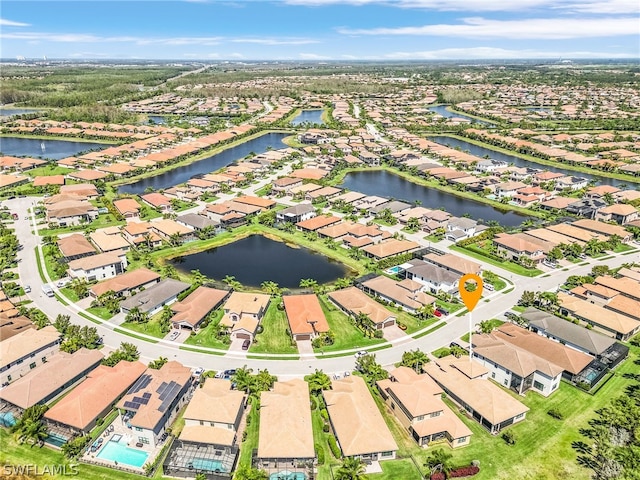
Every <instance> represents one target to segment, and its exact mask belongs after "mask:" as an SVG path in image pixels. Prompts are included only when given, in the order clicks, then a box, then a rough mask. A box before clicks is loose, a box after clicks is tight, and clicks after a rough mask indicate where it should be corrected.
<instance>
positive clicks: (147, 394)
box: [142, 392, 151, 399]
mask: <svg viewBox="0 0 640 480" xmlns="http://www.w3.org/2000/svg"><path fill="white" fill-rule="evenodd" d="M142 398H146V399H149V398H151V392H144V393H143V394H142Z"/></svg>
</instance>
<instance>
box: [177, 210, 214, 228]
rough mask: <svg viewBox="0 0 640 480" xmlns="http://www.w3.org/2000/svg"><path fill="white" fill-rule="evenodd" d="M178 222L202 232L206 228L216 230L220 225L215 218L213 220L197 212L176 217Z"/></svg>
mask: <svg viewBox="0 0 640 480" xmlns="http://www.w3.org/2000/svg"><path fill="white" fill-rule="evenodd" d="M176 223H179V224H180V225H184V226H185V227H187V228H189V229H192V230H193V231H195V232H200V231H202V230H204V229H211V230H212V231H216V230H217V229H218V228H219V227H220V223H218V222H216V221H215V220H211V219H210V218H208V217H206V216H205V215H199V214H197V213H185V214H184V215H180V216H178V217H177V218H176Z"/></svg>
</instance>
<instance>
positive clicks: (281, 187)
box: [271, 177, 302, 195]
mask: <svg viewBox="0 0 640 480" xmlns="http://www.w3.org/2000/svg"><path fill="white" fill-rule="evenodd" d="M271 185H272V187H273V191H274V192H276V193H280V194H284V195H287V194H288V193H289V191H290V190H291V189H292V188H295V187H299V186H301V185H302V179H301V178H294V177H282V178H278V179H276V180H274V181H273V183H272V184H271Z"/></svg>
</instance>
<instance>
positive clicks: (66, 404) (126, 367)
mask: <svg viewBox="0 0 640 480" xmlns="http://www.w3.org/2000/svg"><path fill="white" fill-rule="evenodd" d="M145 370H146V367H145V365H144V364H143V363H141V362H127V361H124V360H123V361H120V362H118V363H117V364H116V365H115V366H113V367H108V366H106V365H100V366H98V367H97V368H96V369H95V370H93V371H91V372H89V374H88V375H87V378H86V380H85V381H84V382H82V383H81V384H80V385H78V386H77V387H76V388H74V389H73V390H72V391H71V392H70V393H69V394H68V395H65V396H64V397H63V398H62V400H60V401H59V402H57V403H56V404H55V405H53V406H52V407H51V408H50V409H49V410H47V411H46V413H45V414H44V420H46V422H47V424H49V426H50V427H55V428H56V429H60V428H62V429H64V430H67V431H69V433H70V434H71V435H73V434H81V435H85V434H89V432H90V431H91V430H92V429H93V427H95V426H96V423H97V421H98V420H99V419H101V418H104V416H105V415H106V414H107V413H109V412H110V411H111V409H112V408H113V404H114V403H115V402H116V401H118V399H119V398H120V397H121V396H122V395H124V392H126V391H127V390H128V389H129V387H131V385H133V382H135V381H136V380H137V379H138V378H139V377H140V375H142V373H143V372H144V371H145Z"/></svg>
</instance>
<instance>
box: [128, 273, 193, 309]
mask: <svg viewBox="0 0 640 480" xmlns="http://www.w3.org/2000/svg"><path fill="white" fill-rule="evenodd" d="M190 286H191V285H190V284H188V283H185V282H180V281H178V280H174V279H173V278H165V279H164V280H161V281H160V282H158V283H156V284H154V285H152V286H150V287H149V288H147V289H145V290H142V291H139V292H138V293H136V294H135V295H132V296H130V297H129V298H127V299H126V300H124V301H123V302H122V303H121V304H120V311H121V312H123V313H125V314H127V313H129V312H130V311H131V310H132V309H134V308H138V310H140V311H141V312H143V313H148V314H149V315H153V314H155V313H157V312H159V311H160V310H162V307H164V306H165V305H171V304H172V303H174V302H176V301H177V300H178V295H180V294H181V293H182V292H184V291H185V290H187V289H188V288H189V287H190Z"/></svg>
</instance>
